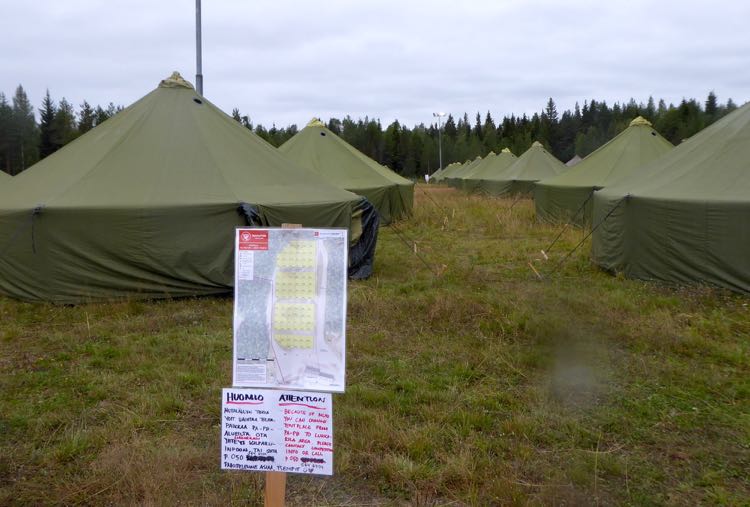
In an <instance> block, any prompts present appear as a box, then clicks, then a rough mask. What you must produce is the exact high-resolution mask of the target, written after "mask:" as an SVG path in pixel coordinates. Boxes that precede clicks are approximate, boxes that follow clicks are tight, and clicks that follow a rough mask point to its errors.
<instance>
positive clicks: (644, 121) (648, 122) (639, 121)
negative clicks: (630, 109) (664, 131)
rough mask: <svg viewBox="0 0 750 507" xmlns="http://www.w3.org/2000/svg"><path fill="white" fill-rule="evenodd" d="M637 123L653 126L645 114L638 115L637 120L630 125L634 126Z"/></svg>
mask: <svg viewBox="0 0 750 507" xmlns="http://www.w3.org/2000/svg"><path fill="white" fill-rule="evenodd" d="M635 125H645V126H646V127H651V126H652V125H651V122H650V121H648V120H647V119H646V118H644V117H643V116H638V117H637V118H636V119H635V120H633V121H631V122H630V126H631V127H633V126H635Z"/></svg>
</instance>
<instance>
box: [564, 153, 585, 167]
mask: <svg viewBox="0 0 750 507" xmlns="http://www.w3.org/2000/svg"><path fill="white" fill-rule="evenodd" d="M581 160H583V159H582V158H581V156H580V155H574V156H573V158H571V159H570V160H568V161H567V162H565V165H566V166H568V167H573V166H574V165H576V164H577V163H578V162H580V161H581Z"/></svg>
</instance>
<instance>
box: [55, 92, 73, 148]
mask: <svg viewBox="0 0 750 507" xmlns="http://www.w3.org/2000/svg"><path fill="white" fill-rule="evenodd" d="M52 124H53V138H52V142H53V144H54V145H55V149H60V148H62V147H63V146H65V145H66V144H68V143H69V142H70V141H72V140H73V139H75V138H76V136H77V135H78V132H77V130H76V113H75V111H74V110H73V106H72V105H71V104H70V102H68V101H67V100H66V99H65V97H63V98H62V99H60V104H58V106H57V111H55V117H54V119H53V121H52Z"/></svg>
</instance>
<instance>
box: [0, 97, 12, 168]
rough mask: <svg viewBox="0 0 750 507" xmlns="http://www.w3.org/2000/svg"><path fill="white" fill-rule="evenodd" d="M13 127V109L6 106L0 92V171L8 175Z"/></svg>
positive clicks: (6, 101) (5, 101)
mask: <svg viewBox="0 0 750 507" xmlns="http://www.w3.org/2000/svg"><path fill="white" fill-rule="evenodd" d="M12 125H13V109H12V108H11V107H10V105H9V104H8V100H7V99H6V98H5V94H4V93H2V92H0V171H5V172H7V173H8V174H10V172H11V168H10V160H11V156H10V150H11V142H10V139H11V130H12Z"/></svg>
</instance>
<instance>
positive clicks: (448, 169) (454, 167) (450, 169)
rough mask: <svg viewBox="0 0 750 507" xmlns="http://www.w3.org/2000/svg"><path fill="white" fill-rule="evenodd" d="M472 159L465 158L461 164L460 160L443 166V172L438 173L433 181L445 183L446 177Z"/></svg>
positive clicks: (469, 162)
mask: <svg viewBox="0 0 750 507" xmlns="http://www.w3.org/2000/svg"><path fill="white" fill-rule="evenodd" d="M472 162H473V161H472V160H467V161H466V162H464V163H463V164H462V163H460V162H456V163H454V164H451V165H450V166H448V167H445V168H443V172H442V173H440V174H439V175H438V176H437V177H436V178H435V181H436V182H437V183H447V181H446V180H447V179H448V178H450V177H451V176H452V175H453V174H454V173H456V172H458V171H459V170H461V168H462V167H466V166H467V165H469V164H471V163H472Z"/></svg>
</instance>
